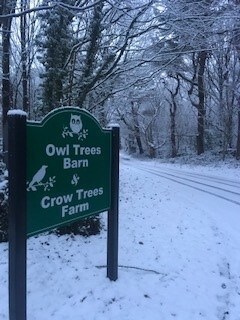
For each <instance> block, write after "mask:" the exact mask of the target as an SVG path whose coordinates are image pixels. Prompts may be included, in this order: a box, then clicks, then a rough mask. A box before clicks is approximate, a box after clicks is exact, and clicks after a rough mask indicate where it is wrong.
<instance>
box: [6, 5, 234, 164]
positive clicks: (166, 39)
mask: <svg viewBox="0 0 240 320" xmlns="http://www.w3.org/2000/svg"><path fill="white" fill-rule="evenodd" d="M0 24H1V26H0V27H1V37H2V43H1V45H2V49H1V58H2V59H1V60H2V63H1V69H2V75H1V79H2V86H1V87H2V97H1V105H2V123H3V138H4V145H5V144H6V139H5V137H6V114H7V111H8V110H9V109H11V108H22V109H23V110H25V111H27V112H28V114H29V117H30V118H31V119H36V120H37V119H40V118H41V117H42V116H44V115H45V114H46V113H47V112H49V111H50V110H52V109H54V108H58V107H60V106H69V105H71V106H79V107H83V108H86V109H87V110H89V111H90V112H92V113H94V114H95V116H96V117H97V118H98V119H99V120H100V122H101V123H102V124H103V125H107V124H108V123H109V122H110V121H114V122H120V124H121V133H122V148H123V149H125V150H127V151H128V152H129V153H139V154H145V155H147V156H149V157H176V156H178V155H182V154H188V153H193V152H196V153H197V154H199V155H200V154H202V153H204V152H205V151H206V150H212V151H215V152H220V153H221V154H222V156H223V158H224V156H225V155H226V154H227V153H228V152H232V153H233V154H234V155H235V156H236V158H237V159H240V79H239V78H240V72H239V71H240V0H229V1H221V0H217V1H216V0H178V1H174V0H162V1H160V0H159V1H155V0H125V1H123V0H90V1H86V0H63V1H49V0H34V1H30V0H3V1H2V4H1V5H0Z"/></svg>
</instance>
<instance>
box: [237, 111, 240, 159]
mask: <svg viewBox="0 0 240 320" xmlns="http://www.w3.org/2000/svg"><path fill="white" fill-rule="evenodd" d="M237 130H238V133H237V153H236V158H237V160H240V105H239V106H238V129H237Z"/></svg>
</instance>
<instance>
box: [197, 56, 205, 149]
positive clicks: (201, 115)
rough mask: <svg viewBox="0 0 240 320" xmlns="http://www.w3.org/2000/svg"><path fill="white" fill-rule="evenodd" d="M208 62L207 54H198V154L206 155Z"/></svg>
mask: <svg viewBox="0 0 240 320" xmlns="http://www.w3.org/2000/svg"><path fill="white" fill-rule="evenodd" d="M206 60H207V52H206V51H202V52H200V53H199V54H198V64H199V69H198V79H197V82H198V99H199V103H198V106H197V111H198V126H197V130H198V134H197V154H198V155H200V154H202V153H204V126H205V113H206V112H205V88H204V71H205V66H206Z"/></svg>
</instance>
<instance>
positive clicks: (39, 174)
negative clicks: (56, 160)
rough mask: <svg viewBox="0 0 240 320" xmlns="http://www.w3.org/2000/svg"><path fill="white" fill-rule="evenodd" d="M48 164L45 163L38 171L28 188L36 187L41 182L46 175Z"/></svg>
mask: <svg viewBox="0 0 240 320" xmlns="http://www.w3.org/2000/svg"><path fill="white" fill-rule="evenodd" d="M47 167H48V166H45V165H43V166H42V167H41V168H40V169H39V170H38V171H37V173H35V175H34V176H33V178H32V181H31V182H30V183H29V185H28V188H29V189H33V188H34V189H35V187H34V185H36V184H39V183H40V182H41V181H42V180H43V178H44V177H45V175H46V170H47Z"/></svg>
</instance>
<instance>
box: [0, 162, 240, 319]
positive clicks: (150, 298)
mask: <svg viewBox="0 0 240 320" xmlns="http://www.w3.org/2000/svg"><path fill="white" fill-rule="evenodd" d="M129 161H132V160H131V159H130V160H129ZM133 161H137V160H133ZM151 163H152V165H153V166H156V165H158V164H156V162H148V164H151ZM169 166H170V165H169ZM195 170H197V169H195ZM211 170H212V172H213V174H215V175H218V174H219V170H218V169H217V170H216V171H215V172H214V169H211ZM226 170H227V169H226V168H225V171H226ZM222 171H223V170H222ZM225 171H224V172H222V173H224V174H225ZM230 171H231V172H232V174H233V171H234V169H231V170H230ZM235 171H236V172H235V173H237V170H236V169H235ZM186 190H187V189H186V188H185V189H184V188H182V187H180V186H179V185H178V186H175V185H174V184H173V183H171V182H165V183H163V181H162V180H160V179H159V177H157V176H153V175H150V174H147V173H144V172H141V171H139V170H137V169H134V167H130V166H128V165H127V161H125V162H124V163H123V164H122V165H121V187H120V234H119V240H120V243H119V264H120V267H119V279H118V280H117V281H116V282H111V281H109V280H108V279H107V278H106V268H105V267H104V266H106V214H102V218H103V221H104V222H105V228H104V230H102V232H101V234H100V235H97V236H92V237H89V238H83V237H80V236H74V237H71V236H61V237H57V236H54V235H41V236H39V237H32V238H30V239H29V240H28V320H42V319H48V320H49V319H53V320H63V319H64V320H79V319H81V320H102V319H104V320H106V319H109V320H111V319H117V320H135V319H139V320H149V319H151V320H159V319H161V320H169V319H179V320H186V319H192V320H198V319H207V320H215V319H216V320H239V319H240V255H239V247H240V235H239V238H236V237H234V238H232V237H231V234H230V233H229V232H228V231H226V230H224V228H220V225H219V224H218V223H217V221H216V220H214V217H213V216H212V215H211V214H210V211H208V210H207V206H202V205H200V204H199V203H198V202H196V201H195V198H191V197H189V195H188V194H187V191H186ZM213 201H215V199H213ZM213 205H214V203H212V206H211V205H210V206H209V207H210V208H212V207H213ZM228 209H229V210H231V211H232V213H233V214H236V215H237V214H239V207H238V206H237V205H232V206H229V207H228V205H226V215H227V210H228ZM226 218H227V216H226ZM221 227H222V226H221ZM7 296H8V293H7V244H6V243H2V244H0V319H1V320H4V319H8V312H7V309H8V306H7V304H8V299H7Z"/></svg>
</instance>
